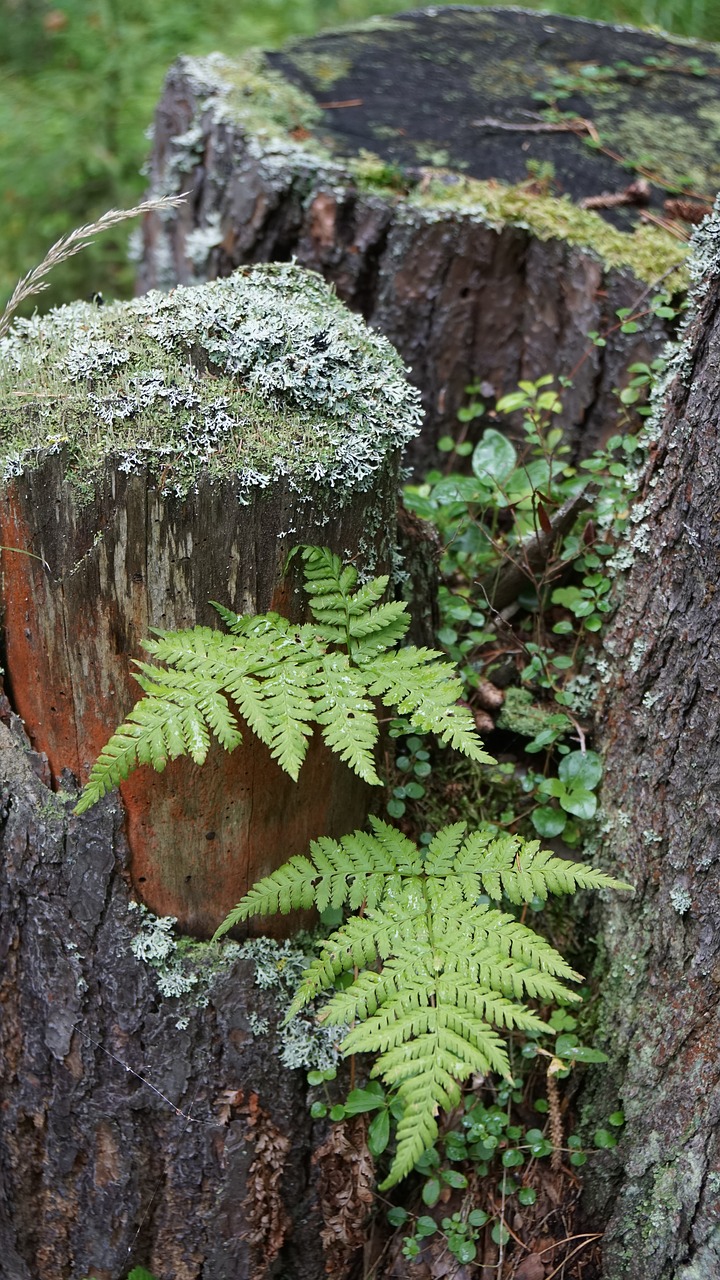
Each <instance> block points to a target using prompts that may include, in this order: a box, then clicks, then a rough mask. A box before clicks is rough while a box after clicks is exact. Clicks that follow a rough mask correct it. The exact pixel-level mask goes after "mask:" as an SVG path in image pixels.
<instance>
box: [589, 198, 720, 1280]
mask: <svg viewBox="0 0 720 1280" xmlns="http://www.w3.org/2000/svg"><path fill="white" fill-rule="evenodd" d="M696 271H697V273H698V274H700V275H702V277H703V280H704V283H703V286H702V288H701V290H700V294H699V297H698V300H697V303H696V308H695V314H694V317H693V319H692V321H691V323H690V326H689V328H688V330H687V333H686V336H685V341H684V343H683V345H682V347H681V348H680V351H679V354H678V355H677V357H676V358H675V362H674V365H673V376H672V380H671V382H670V386H669V390H668V393H667V398H666V399H665V402H664V406H663V408H662V413H661V416H660V421H661V431H660V435H659V439H658V443H657V453H656V456H655V461H654V464H653V465H652V467H651V469H650V474H649V476H648V479H647V487H646V493H645V499H644V502H643V503H642V505H641V506H640V507H639V508H638V509H637V511H636V524H635V532H634V534H633V536H632V538H631V539H630V544H631V547H632V548H633V551H634V563H633V565H632V568H631V570H630V572H629V575H628V577H627V581H626V582H625V584H624V595H623V603H622V605H621V608H620V610H619V612H618V614H617V616H616V619H615V621H614V624H613V627H612V631H611V633H610V636H609V638H608V640H607V641H606V647H607V649H608V651H609V654H610V655H611V663H612V674H611V679H610V682H609V683H608V686H607V691H606V695H605V700H604V709H603V729H602V738H603V744H604V748H605V751H606V773H605V781H604V787H603V798H602V803H603V810H604V817H605V825H604V828H603V831H604V833H605V834H604V836H603V843H604V845H605V847H606V850H607V858H608V859H609V860H611V861H612V865H613V866H614V867H615V868H616V870H617V873H618V874H619V875H621V876H622V877H623V878H625V879H627V880H629V881H630V882H631V883H632V884H633V885H634V886H635V896H634V898H633V899H632V900H631V901H628V900H627V898H625V897H624V896H623V897H620V896H617V897H615V896H613V897H612V898H611V899H610V900H609V901H608V902H607V904H606V905H605V907H604V910H603V920H602V930H601V943H602V950H603V951H604V954H605V957H606V959H605V969H606V973H605V976H604V977H603V985H602V1000H601V1009H600V1034H599V1041H598V1042H599V1043H602V1044H603V1047H604V1048H607V1051H608V1052H609V1053H610V1055H611V1059H612V1061H611V1066H610V1067H609V1068H607V1069H606V1068H602V1069H600V1070H599V1071H598V1072H597V1073H596V1076H597V1078H596V1080H595V1081H594V1083H593V1085H592V1087H591V1089H590V1090H589V1093H588V1094H587V1095H586V1114H587V1115H588V1116H590V1117H591V1118H592V1120H593V1121H594V1123H595V1124H596V1125H597V1124H598V1123H600V1122H602V1120H603V1118H604V1117H605V1116H606V1115H607V1114H608V1113H609V1112H611V1111H613V1110H616V1109H617V1108H618V1106H621V1107H622V1108H623V1110H624V1112H625V1116H626V1125H625V1128H624V1130H623V1138H622V1141H621V1143H620V1145H619V1147H618V1148H617V1150H616V1151H613V1152H611V1153H608V1154H607V1155H603V1156H602V1157H596V1162H595V1163H594V1164H591V1165H590V1166H589V1173H588V1179H587V1192H586V1204H587V1207H588V1211H589V1213H590V1214H592V1215H594V1219H595V1221H596V1222H598V1223H599V1224H600V1225H601V1226H602V1225H604V1224H605V1223H606V1222H607V1223H608V1226H607V1232H606V1236H605V1243H604V1259H605V1262H604V1266H605V1269H604V1273H603V1274H604V1276H605V1277H606V1280H636V1278H637V1280H640V1278H641V1277H642V1280H705V1278H706V1277H708V1278H709V1277H710V1276H715V1275H718V1274H720V1226H719V1225H718V1223H719V1217H718V1210H719V1208H720V1199H719V1197H720V1017H719V1015H718V1001H717V988H718V982H719V981H720V906H719V902H720V898H719V896H718V895H719V891H720V843H719V842H718V828H719V825H720V757H719V756H718V742H719V741H720V702H719V701H718V686H719V685H720V660H719V658H718V645H717V635H718V627H719V626H720V590H718V587H719V585H720V575H719V572H718V555H719V554H720V499H719V497H718V475H720V443H719V440H718V431H717V402H718V396H719V395H720V367H719V365H718V358H717V352H718V349H719V344H720V221H719V220H718V217H717V215H715V216H714V218H713V220H712V221H711V222H710V223H709V224H706V227H705V228H703V231H702V238H701V239H700V241H699V244H698V247H697V250H696Z"/></svg>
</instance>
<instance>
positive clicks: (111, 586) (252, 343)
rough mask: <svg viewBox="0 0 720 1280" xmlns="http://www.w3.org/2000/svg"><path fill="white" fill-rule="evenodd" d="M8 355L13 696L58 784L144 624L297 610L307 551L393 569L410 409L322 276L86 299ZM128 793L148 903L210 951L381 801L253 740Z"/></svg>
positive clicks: (115, 700)
mask: <svg viewBox="0 0 720 1280" xmlns="http://www.w3.org/2000/svg"><path fill="white" fill-rule="evenodd" d="M4 348H5V349H4V357H5V374H4V387H3V394H2V401H3V404H2V410H1V411H0V412H1V413H2V420H3V437H4V440H3V445H2V455H3V457H2V468H3V472H4V476H5V480H4V484H3V487H2V493H1V498H0V545H2V547H3V548H5V549H4V550H3V552H2V603H3V610H4V624H3V625H4V652H5V659H4V662H5V668H6V690H7V693H8V695H9V697H10V699H11V701H12V703H13V706H14V709H15V711H16V712H17V713H18V714H19V715H20V716H22V718H23V720H24V721H25V724H26V726H27V730H28V733H29V734H30V737H31V739H32V743H33V746H34V748H35V750H36V751H38V752H44V753H45V754H46V755H47V758H48V760H49V765H50V769H51V772H52V774H53V776H54V777H55V778H56V779H57V778H59V777H60V776H61V775H62V773H63V771H64V770H67V769H69V770H71V771H72V773H73V774H74V775H75V776H76V778H78V779H79V781H81V782H83V781H84V780H85V778H86V777H87V772H88V769H89V767H90V766H91V764H92V763H93V761H94V759H95V758H96V757H97V755H98V754H99V752H100V750H101V749H102V747H103V746H104V745H105V743H106V742H107V740H108V737H109V736H110V734H111V733H112V732H113V731H114V729H115V727H116V726H117V724H118V723H119V722H120V721H121V720H122V719H123V718H124V716H125V715H126V714H127V712H128V710H129V709H130V707H131V705H132V703H133V702H134V701H135V698H136V696H137V692H138V691H137V687H136V685H135V683H134V681H132V679H131V666H130V659H131V658H132V657H140V656H141V655H142V650H141V641H142V639H143V637H145V636H147V635H148V634H149V632H150V630H151V629H152V628H153V627H161V628H163V629H169V630H173V629H176V628H184V627H188V626H193V625H194V624H196V623H201V624H207V625H212V624H213V622H216V621H217V617H216V614H215V611H214V610H213V608H212V606H211V604H210V603H209V602H210V601H211V600H217V601H219V602H221V603H222V604H225V605H227V606H228V607H229V608H231V609H234V610H235V611H236V612H239V613H256V612H264V611H266V610H267V609H270V608H275V609H278V610H279V611H280V612H284V613H286V614H288V615H289V616H291V617H293V616H294V617H298V618H299V617H300V615H301V610H302V608H303V602H302V593H301V591H300V590H299V583H298V580H297V579H298V574H297V571H296V572H295V573H294V574H293V575H291V576H289V577H284V574H283V570H284V565H285V561H286V558H287V555H288V552H289V551H290V549H291V548H292V547H293V546H296V545H298V544H302V543H305V544H321V545H330V546H331V547H332V548H333V549H336V550H337V551H338V552H340V553H341V554H343V555H344V556H345V557H346V558H350V557H352V558H356V559H357V561H358V563H359V564H360V566H362V567H364V568H366V569H368V570H371V571H373V572H376V571H382V570H383V568H385V567H386V566H387V565H388V564H389V563H390V560H391V557H392V553H393V548H394V545H395V527H396V516H395V506H396V490H397V481H398V469H399V463H400V454H401V451H402V448H403V445H404V444H405V443H406V441H407V439H408V438H409V437H410V436H412V435H413V434H414V433H415V431H416V429H417V422H418V417H419V411H418V406H417V396H416V393H415V392H414V391H413V390H412V389H411V388H409V387H408V386H407V384H406V383H405V380H404V377H403V373H402V366H401V364H400V362H399V360H398V358H397V357H396V355H395V353H394V352H392V350H391V348H390V347H389V344H388V343H387V342H386V340H385V339H384V338H381V337H379V336H376V335H373V334H368V333H367V332H366V331H365V330H364V326H363V325H362V322H361V321H360V320H359V319H358V318H356V317H353V316H351V315H350V314H349V313H347V312H346V311H345V309H344V308H343V307H342V306H341V304H340V303H339V302H338V301H337V299H335V298H333V296H332V295H331V293H330V291H329V290H328V288H327V287H326V286H325V285H324V284H323V283H322V281H320V280H319V279H318V278H317V277H310V276H309V275H308V274H307V273H305V272H303V271H301V270H300V269H299V268H295V267H289V266H288V267H282V266H281V267H278V268H263V267H259V268H255V269H253V270H250V271H245V272H241V273H239V274H237V275H236V276H234V277H232V278H230V279H228V280H224V281H218V282H216V283H214V284H211V285H206V286H203V287H200V288H197V289H179V290H176V291H175V292H174V293H173V294H172V295H171V296H170V297H169V298H165V297H163V296H161V295H158V294H153V295H148V296H147V297H146V298H143V299H138V300H136V301H135V302H133V303H123V304H116V305H114V306H111V307H103V308H96V307H94V306H92V305H90V304H82V303H78V304H75V305H74V306H72V307H69V308H67V307H66V308H62V309H60V310H59V311H57V312H54V313H51V314H50V315H49V316H47V317H45V318H43V319H36V320H32V321H29V322H23V321H20V322H18V324H17V326H16V328H15V329H14V330H13V332H12V334H11V335H10V337H9V338H8V339H7V341H6V343H5V344H4ZM23 552H27V553H30V554H23ZM122 791H123V799H124V803H125V806H126V810H127V826H128V839H129V844H130V850H131V856H130V876H131V880H132V884H133V886H134V888H135V891H136V892H137V894H138V896H139V897H140V898H141V900H142V901H143V902H145V903H147V905H148V906H149V907H150V908H151V909H152V910H153V911H154V912H156V913H157V914H158V915H161V916H165V915H172V916H175V917H177V919H178V921H179V923H180V926H181V928H182V929H183V930H184V931H185V932H187V933H192V934H194V935H195V936H199V937H206V936H209V935H210V934H211V933H212V932H213V931H214V929H215V928H216V927H217V926H218V924H219V923H220V921H221V920H222V919H223V918H224V915H225V914H227V911H228V910H229V908H230V907H231V906H233V905H234V903H235V902H237V901H238V899H239V898H240V897H241V896H242V895H243V894H244V893H245V892H246V890H247V888H248V887H249V885H250V884H251V883H253V882H254V881H255V880H256V879H258V878H259V877H260V876H261V875H264V874H267V872H269V871H270V870H272V869H274V868H275V867H276V866H278V865H279V864H280V863H282V862H284V861H285V860H286V858H287V857H288V856H289V855H290V854H292V853H294V852H302V851H303V849H304V848H305V847H306V846H307V843H308V840H309V839H311V838H312V837H314V836H317V835H319V834H329V835H339V834H342V833H345V832H346V831H348V830H351V829H352V828H353V826H356V825H362V823H363V821H364V819H365V816H366V813H367V804H368V794H367V788H366V787H365V785H364V784H363V783H361V782H360V781H359V780H358V779H357V778H356V776H355V775H354V774H353V773H351V772H350V770H349V769H348V768H347V766H346V765H344V764H343V763H341V762H340V761H339V760H338V759H337V758H336V757H334V756H332V755H331V754H330V753H329V751H328V750H327V749H325V748H324V746H323V744H322V743H321V742H319V741H313V743H312V744H311V749H310V752H309V758H308V759H307V761H306V763H305V766H304V768H303V769H302V770H301V773H300V780H299V782H298V783H297V784H296V783H294V782H293V781H292V780H291V779H290V778H289V777H288V776H287V775H286V774H284V773H283V772H282V771H281V770H280V768H279V766H278V765H276V764H275V762H274V761H273V760H272V759H271V757H270V753H269V751H268V750H267V748H265V747H264V746H262V745H261V744H260V743H258V742H257V740H255V739H254V738H253V736H252V734H251V733H250V732H249V731H248V732H247V733H245V735H244V742H243V745H242V746H241V747H239V748H238V749H237V750H236V751H235V752H234V753H233V754H232V755H229V756H228V755H227V754H225V753H222V752H220V750H219V749H218V751H217V752H216V754H215V755H214V757H213V758H212V760H211V761H210V760H209V761H208V762H207V763H206V764H205V765H204V766H203V767H202V768H201V769H197V768H195V767H194V766H192V765H191V764H190V763H189V761H188V760H186V759H183V760H178V761H175V762H174V763H172V764H171V765H169V766H168V768H167V770H166V771H165V773H164V774H162V775H157V774H155V773H153V772H152V770H149V769H141V770H138V771H137V772H136V773H135V774H134V775H133V776H132V778H131V779H130V780H129V781H128V782H127V783H125V784H123V787H122ZM284 927H285V928H287V927H288V922H284ZM290 927H291V926H290Z"/></svg>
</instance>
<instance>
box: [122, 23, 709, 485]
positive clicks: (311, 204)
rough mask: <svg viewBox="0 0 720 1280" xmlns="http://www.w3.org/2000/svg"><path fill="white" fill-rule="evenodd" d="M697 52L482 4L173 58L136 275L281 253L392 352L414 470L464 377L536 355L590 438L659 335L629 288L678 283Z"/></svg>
mask: <svg viewBox="0 0 720 1280" xmlns="http://www.w3.org/2000/svg"><path fill="white" fill-rule="evenodd" d="M719 70H720V58H719V57H718V53H717V49H716V48H714V47H712V46H700V45H694V44H691V43H689V42H686V41H680V40H673V39H672V38H670V37H668V36H661V35H655V34H650V33H646V32H639V31H632V30H630V29H627V28H622V29H620V28H617V27H610V26H606V25H604V24H601V23H589V22H585V21H580V20H575V19H571V18H563V17H555V16H552V17H551V16H548V15H543V14H535V13H522V12H518V11H517V10H507V9H502V10H492V9H486V8H484V7H483V8H475V9H473V8H462V7H458V8H451V7H450V8H443V9H439V10H438V9H430V10H427V11H425V12H415V13H409V14H403V15H400V16H399V17H395V18H383V19H374V20H372V21H371V22H370V23H368V24H366V25H364V26H360V27H356V28H351V29H348V30H344V31H339V32H335V33H330V34H327V35H322V36H318V37H316V38H313V39H307V40H300V41H297V42H295V43H294V44H291V45H290V46H288V47H287V48H286V49H285V50H283V51H282V52H280V53H268V54H265V55H262V54H259V53H258V54H248V55H245V56H244V57H243V58H241V59H239V60H235V61H231V60H230V59H227V58H225V57H223V56H221V55H220V54H218V55H213V56H211V57H210V58H206V59H200V60H199V59H192V58H181V59H180V60H179V61H178V62H177V63H176V64H175V66H174V67H173V68H172V70H171V71H170V73H169V75H168V78H167V82H166V85H165V91H164V94H163V97H162V100H161V102H160V104H159V107H158V111H157V116H156V121H155V130H154V145H153V152H152V156H151V161H150V180H151V189H152V191H153V193H154V194H161V193H162V194H165V193H176V192H179V191H190V193H191V198H190V200H189V201H188V202H187V204H186V206H185V207H184V208H182V209H180V210H177V211H176V210H173V211H170V212H169V213H168V214H162V215H153V216H152V217H151V218H150V219H149V220H148V222H147V224H146V227H145V232H144V249H143V257H142V262H141V267H140V277H139V281H140V288H141V289H147V288H149V287H151V286H159V287H162V288H167V287H169V286H171V285H174V284H175V283H177V282H178V281H192V280H197V279H207V278H209V277H213V276H217V275H225V274H227V273H228V272H229V271H231V270H232V269H233V268H234V267H235V266H236V265H237V264H238V263H246V262H255V261H258V260H270V259H287V258H289V257H291V256H295V257H297V260H298V261H299V262H301V263H304V264H306V265H307V266H310V267H312V268H314V269H317V270H318V271H321V272H322V273H323V274H324V276H325V277H326V278H327V279H328V280H330V281H332V283H333V284H334V285H335V287H336V289H337V291H338V294H339V296H340V297H341V298H343V299H344V300H345V301H346V302H348V304H349V305H350V306H352V307H354V308H356V309H357V310H359V311H360V312H361V313H362V314H363V316H364V317H365V319H366V320H368V321H369V322H370V323H371V324H372V325H373V327H375V328H377V329H379V330H380V331H382V332H383V333H385V334H386V335H387V336H388V337H390V339H391V341H392V342H393V343H394V344H395V345H396V347H397V349H398V350H399V351H400V353H401V354H402V356H403V358H404V359H405V360H406V362H407V363H408V364H409V365H410V366H411V369H412V374H411V376H412V378H413V379H414V381H415V383H416V385H417V386H418V387H419V388H420V389H421V390H422V395H423V402H424V407H425V409H426V413H427V427H426V430H425V431H424V432H423V435H422V437H421V438H420V439H419V440H418V441H416V442H415V444H414V445H413V448H412V452H411V455H410V456H411V457H412V460H413V462H414V464H415V465H416V466H417V467H422V466H425V465H427V463H428V462H429V461H432V460H433V459H434V445H435V441H436V439H437V436H438V434H439V433H444V432H446V431H448V430H450V431H453V429H454V426H455V420H456V412H457V409H458V407H459V405H460V404H461V403H462V401H463V396H464V388H465V387H466V386H467V384H468V383H471V382H474V383H481V384H482V385H483V391H484V395H485V396H486V397H492V396H498V395H501V394H504V393H506V392H509V391H512V390H514V388H515V386H516V385H517V382H518V380H519V379H520V378H530V379H534V378H537V377H539V376H541V375H544V374H547V373H549V372H550V373H554V374H555V375H557V376H559V377H567V378H570V379H571V380H572V386H571V387H570V388H568V389H567V390H566V391H565V392H564V395H563V399H564V425H565V427H566V430H567V432H568V436H569V439H570V440H571V442H572V443H573V445H574V446H575V448H576V450H577V451H578V453H581V452H584V453H586V452H589V451H590V450H591V449H592V448H594V447H595V446H596V445H597V444H598V443H599V441H600V440H601V439H603V438H604V437H605V436H606V435H607V434H608V433H609V432H611V431H612V424H613V419H614V417H615V404H616V401H615V400H614V398H613V394H612V392H613V388H615V387H618V386H622V385H623V384H624V381H625V379H626V370H627V367H628V365H630V364H631V363H633V362H634V361H649V360H650V359H652V357H653V356H654V355H656V354H657V353H658V351H659V349H660V347H661V346H662V344H663V342H664V340H665V338H666V336H667V324H666V322H665V321H664V320H662V319H658V318H657V317H656V316H654V315H652V314H651V313H650V311H649V307H648V303H649V300H650V298H651V297H652V296H653V295H654V294H655V293H656V292H657V291H658V289H659V288H660V286H661V285H662V287H664V288H668V289H670V291H673V290H676V289H678V288H683V287H684V284H685V275H684V269H683V263H684V260H685V255H686V244H685V240H686V238H687V234H688V225H689V224H688V222H687V221H683V220H682V219H683V218H685V219H691V220H693V219H694V220H699V218H700V217H701V216H702V215H703V213H704V212H706V211H707V209H708V208H709V203H708V202H710V203H711V201H712V196H713V194H714V192H715V190H716V189H717V187H718V186H719V185H720V167H719V166H718V161H717V130H718V127H719V126H718V121H720V95H719V91H718V78H717V76H718V71H719ZM668 201H669V203H668ZM587 206H591V207H587ZM678 237H679V238H678ZM622 309H628V310H629V311H630V312H631V313H632V314H633V315H635V314H637V315H638V316H639V319H638V320H637V322H631V324H630V326H629V327H628V331H626V332H623V331H622V326H621V324H620V322H619V320H618V315H617V313H618V311H619V310H622ZM590 332H597V333H598V334H600V335H605V340H606V345H604V346H594V345H593V344H592V343H591V342H589V340H588V333H590Z"/></svg>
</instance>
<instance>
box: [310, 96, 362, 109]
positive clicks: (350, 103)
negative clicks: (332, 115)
mask: <svg viewBox="0 0 720 1280" xmlns="http://www.w3.org/2000/svg"><path fill="white" fill-rule="evenodd" d="M362 105H363V100H362V98H348V99H347V100H346V101H345V102H320V103H318V106H320V107H322V109H323V111H337V110H339V108H340V107H361V106H362Z"/></svg>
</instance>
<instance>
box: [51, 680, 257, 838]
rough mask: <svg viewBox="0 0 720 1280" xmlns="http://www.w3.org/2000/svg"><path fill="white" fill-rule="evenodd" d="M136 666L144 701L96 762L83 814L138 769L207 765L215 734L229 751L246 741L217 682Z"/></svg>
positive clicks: (80, 810)
mask: <svg viewBox="0 0 720 1280" xmlns="http://www.w3.org/2000/svg"><path fill="white" fill-rule="evenodd" d="M137 665H138V667H139V673H135V679H136V680H137V682H138V684H139V685H140V687H141V688H142V689H143V691H144V694H145V697H143V698H141V699H140V701H139V702H138V703H136V704H135V706H134V707H133V709H132V711H131V712H130V713H129V715H128V717H127V720H126V721H125V723H124V724H121V725H120V727H119V729H117V731H116V732H115V733H114V734H113V736H112V738H111V739H110V741H109V742H108V744H107V746H106V747H105V748H104V750H103V751H102V752H101V753H100V755H99V756H98V758H97V760H96V761H95V764H94V765H93V767H92V769H91V771H90V777H89V778H88V782H87V785H86V787H85V789H84V791H83V793H82V796H81V797H80V800H79V801H78V805H77V808H76V811H77V812H78V813H84V811H85V810H86V809H89V808H90V806H91V805H92V804H95V802H96V801H97V800H99V799H100V797H101V796H103V795H105V794H106V793H107V792H108V791H111V790H112V789H113V787H117V786H118V785H119V784H120V783H121V782H123V781H124V780H125V779H126V778H128V777H129V776H130V774H131V773H132V771H133V769H134V768H136V766H137V765H142V764H149V765H152V767H153V768H154V769H155V770H156V771H157V772H158V773H161V772H162V771H163V769H164V768H165V766H166V764H167V762H168V760H175V759H177V758H178V756H183V755H189V756H190V757H191V758H192V759H193V760H194V762H195V763H196V764H202V763H203V761H204V760H205V758H206V756H207V752H208V748H209V745H210V731H212V732H215V733H216V734H217V736H218V738H219V740H220V742H221V743H222V745H223V746H224V747H225V748H226V750H228V751H232V750H233V749H234V748H235V747H236V746H238V745H239V743H240V742H242V734H241V732H240V730H239V728H238V727H237V722H236V720H235V718H234V716H233V714H232V712H231V711H230V708H229V706H228V703H227V700H226V699H225V698H224V697H223V695H222V693H221V691H220V690H219V689H218V688H217V685H216V684H215V682H214V681H212V680H207V679H201V678H200V677H199V676H197V675H196V674H195V673H194V672H184V671H165V670H162V669H161V668H159V667H153V666H150V665H149V664H148V663H138V664H137Z"/></svg>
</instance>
